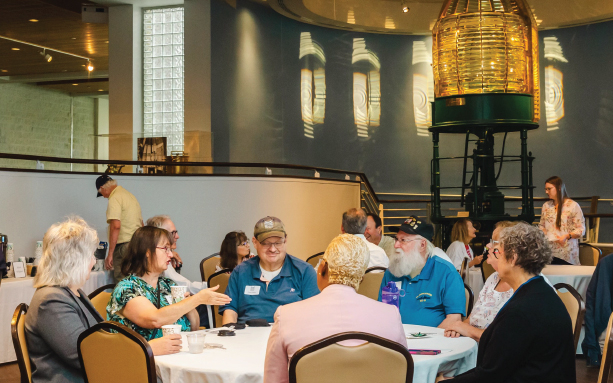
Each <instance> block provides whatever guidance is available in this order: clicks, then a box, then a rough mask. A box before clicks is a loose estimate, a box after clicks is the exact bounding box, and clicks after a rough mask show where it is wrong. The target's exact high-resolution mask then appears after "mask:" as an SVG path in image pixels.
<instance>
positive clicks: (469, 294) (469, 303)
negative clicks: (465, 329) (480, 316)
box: [464, 283, 475, 318]
mask: <svg viewBox="0 0 613 383" xmlns="http://www.w3.org/2000/svg"><path fill="white" fill-rule="evenodd" d="M464 295H465V296H466V318H468V317H469V316H470V313H471V312H472V311H473V305H474V304H475V293H473V289H471V288H470V286H469V285H467V284H466V283H465V284H464Z"/></svg>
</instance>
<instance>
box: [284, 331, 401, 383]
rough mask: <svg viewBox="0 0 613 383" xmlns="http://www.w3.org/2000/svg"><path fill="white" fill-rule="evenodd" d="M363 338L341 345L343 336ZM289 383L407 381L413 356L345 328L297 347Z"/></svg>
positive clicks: (382, 339)
mask: <svg viewBox="0 0 613 383" xmlns="http://www.w3.org/2000/svg"><path fill="white" fill-rule="evenodd" d="M349 339H351V340H353V339H356V340H364V341H366V343H363V344H360V345H358V346H342V345H340V344H338V342H341V341H345V340H349ZM289 381H290V383H333V382H334V383H367V382H368V383H371V382H386V383H400V382H402V383H410V382H412V381H413V358H412V357H411V354H410V353H409V350H407V349H406V348H405V347H404V346H402V345H400V344H398V343H396V342H392V341H390V340H387V339H384V338H381V337H378V336H376V335H372V334H366V333H363V332H344V333H340V334H336V335H332V336H329V337H326V338H324V339H321V340H318V341H316V342H313V343H311V344H309V345H306V346H304V347H303V348H301V349H300V350H298V351H297V352H296V353H295V354H294V355H293V356H292V358H291V359H290V362H289Z"/></svg>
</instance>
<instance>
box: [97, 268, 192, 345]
mask: <svg viewBox="0 0 613 383" xmlns="http://www.w3.org/2000/svg"><path fill="white" fill-rule="evenodd" d="M158 281H159V282H158V285H159V286H160V302H159V307H160V308H161V307H166V306H168V305H170V304H172V294H171V292H170V287H171V286H176V285H177V284H176V283H175V282H174V281H173V280H172V279H169V278H164V277H161V276H160V277H159V279H158ZM136 297H145V298H147V299H148V300H149V301H150V302H151V303H153V304H154V305H155V306H158V290H157V286H155V287H153V286H151V285H150V284H148V283H147V282H145V280H143V279H141V278H139V277H137V276H136V275H134V274H130V275H129V276H128V277H126V278H124V279H122V280H121V281H120V282H119V283H118V284H117V285H116V286H115V289H114V290H113V293H112V294H111V299H110V301H109V304H108V305H107V306H106V312H107V318H108V320H110V321H113V322H118V323H121V324H122V325H124V326H127V327H129V328H130V329H132V330H134V331H136V332H137V333H139V334H140V335H142V336H143V337H144V338H145V339H147V340H148V341H149V340H151V339H156V338H161V337H162V335H163V333H162V329H161V328H154V329H149V328H142V327H140V326H138V325H136V324H135V323H133V322H132V321H131V320H129V319H128V318H126V317H124V316H123V315H122V310H123V308H124V307H125V306H126V304H127V303H128V302H129V301H130V299H132V298H136ZM176 324H180V325H181V331H190V328H191V327H190V323H189V320H188V319H187V318H186V317H185V316H182V317H181V318H179V320H178V321H177V323H176Z"/></svg>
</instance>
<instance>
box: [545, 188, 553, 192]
mask: <svg viewBox="0 0 613 383" xmlns="http://www.w3.org/2000/svg"><path fill="white" fill-rule="evenodd" d="M551 189H554V188H545V193H547V192H548V191H550V190H551Z"/></svg>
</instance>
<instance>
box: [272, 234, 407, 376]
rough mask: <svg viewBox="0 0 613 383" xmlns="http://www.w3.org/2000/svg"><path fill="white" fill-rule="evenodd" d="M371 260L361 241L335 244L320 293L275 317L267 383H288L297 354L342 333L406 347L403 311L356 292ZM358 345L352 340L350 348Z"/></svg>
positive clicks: (345, 237) (321, 271)
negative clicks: (365, 335)
mask: <svg viewBox="0 0 613 383" xmlns="http://www.w3.org/2000/svg"><path fill="white" fill-rule="evenodd" d="M369 260H370V252H369V251H368V247H367V246H366V244H365V243H364V241H363V240H362V239H361V238H358V237H356V236H355V235H351V234H341V235H339V236H338V237H336V238H334V239H333V240H332V242H331V243H330V244H329V245H328V248H327V249H326V252H325V253H324V256H323V258H322V261H321V262H320V264H319V267H318V270H317V286H318V287H319V289H320V290H321V293H320V294H318V295H316V296H314V297H312V298H309V299H306V300H303V301H300V302H296V303H291V304H289V305H285V306H279V308H278V309H277V311H276V313H275V323H274V325H273V326H272V330H271V332H270V337H269V338H268V347H267V350H266V361H265V363H264V383H267V382H275V383H277V382H287V381H288V379H289V376H288V361H289V358H291V357H292V355H294V353H295V352H296V351H298V350H299V349H300V348H302V347H303V346H306V345H307V344H309V343H312V342H315V341H317V340H319V339H322V338H325V337H327V336H330V335H334V334H338V333H341V332H346V331H360V332H365V333H370V334H374V335H377V336H380V337H382V338H386V339H389V340H391V341H393V342H397V343H399V344H401V345H402V346H404V347H407V341H406V336H405V334H404V329H403V327H402V322H401V320H400V313H399V312H398V309H397V308H396V307H395V306H392V305H388V304H385V303H381V302H377V301H375V300H373V299H370V298H367V297H365V296H363V295H359V294H358V293H357V290H358V287H359V285H360V282H361V280H362V277H363V276H364V272H365V271H366V266H367V265H368V262H369ZM322 318H325V320H322ZM358 343H360V342H359V341H358ZM355 344H356V342H355V341H347V345H355Z"/></svg>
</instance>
